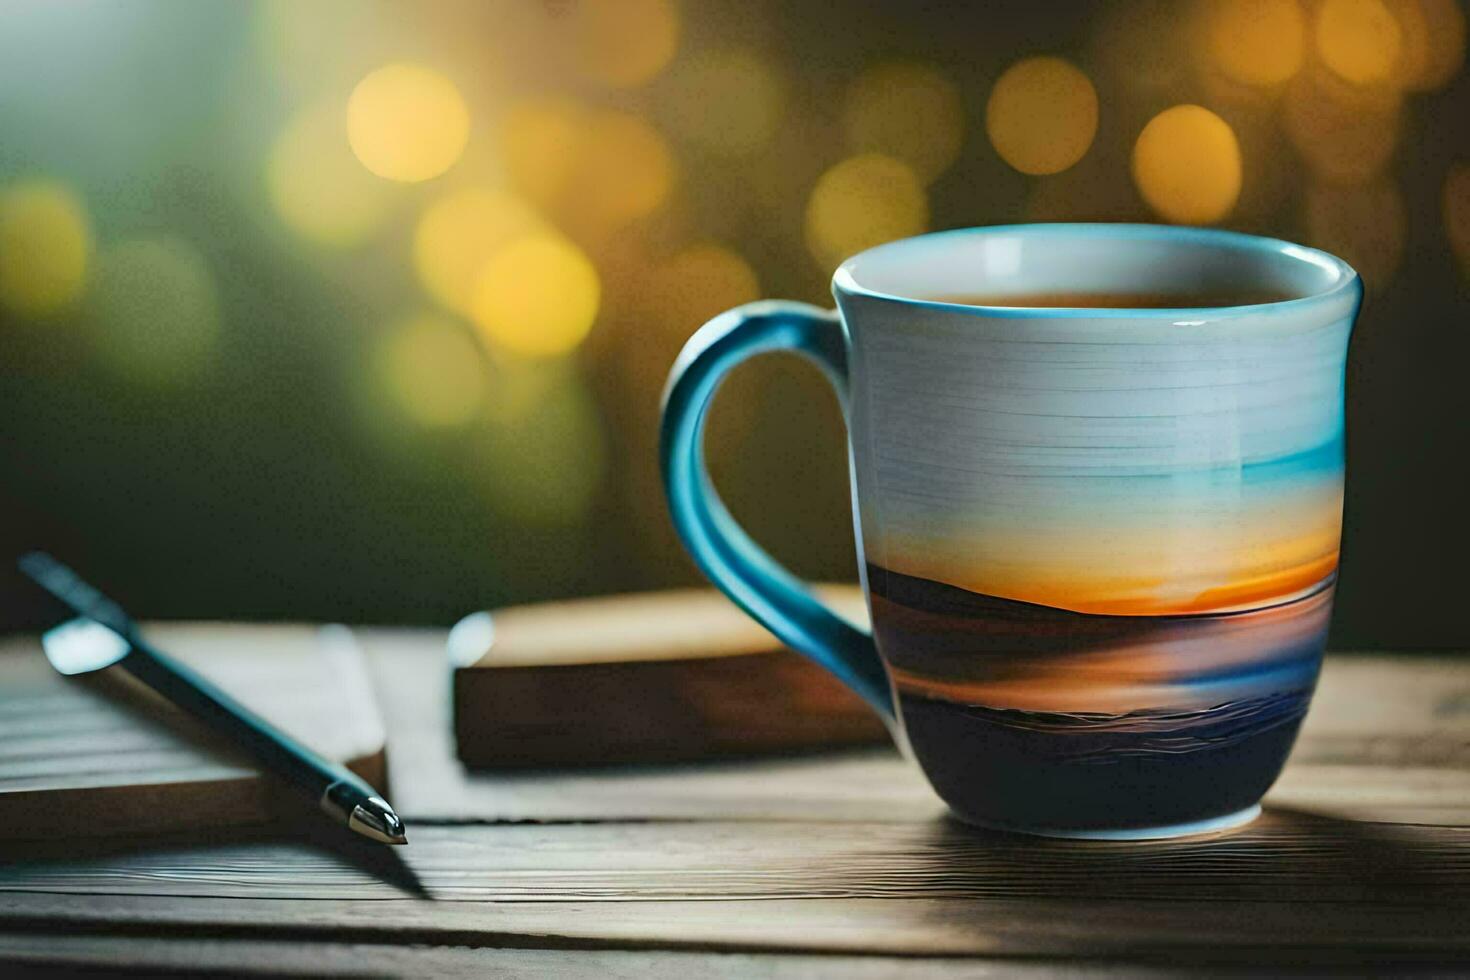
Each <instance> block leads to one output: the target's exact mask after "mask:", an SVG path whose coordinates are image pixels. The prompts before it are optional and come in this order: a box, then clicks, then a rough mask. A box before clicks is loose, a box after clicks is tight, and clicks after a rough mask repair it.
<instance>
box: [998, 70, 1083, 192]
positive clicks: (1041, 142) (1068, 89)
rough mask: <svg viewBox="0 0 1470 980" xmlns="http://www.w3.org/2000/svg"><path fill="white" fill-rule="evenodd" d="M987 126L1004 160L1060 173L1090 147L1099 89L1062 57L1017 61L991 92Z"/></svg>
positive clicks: (1035, 170) (1031, 169)
mask: <svg viewBox="0 0 1470 980" xmlns="http://www.w3.org/2000/svg"><path fill="white" fill-rule="evenodd" d="M985 131H986V132H987V133H988V134H989V136H990V142H991V143H992V144H993V145H994V146H995V151H996V152H997V153H999V154H1000V156H1001V159H1003V160H1005V162H1006V163H1008V164H1010V165H1011V166H1012V167H1015V168H1016V169H1017V170H1019V171H1021V172H1022V173H1024V174H1054V173H1059V172H1061V171H1063V170H1066V169H1067V168H1068V167H1070V166H1072V165H1073V164H1074V163H1076V162H1077V161H1078V160H1081V159H1082V157H1083V155H1084V154H1086V153H1087V149H1088V147H1090V146H1092V140H1093V137H1094V136H1095V135H1097V91H1096V90H1095V89H1094V88H1093V87H1092V82H1091V81H1090V80H1089V79H1088V77H1087V76H1086V75H1085V74H1083V73H1082V71H1081V70H1080V69H1078V68H1077V67H1075V66H1074V65H1072V64H1071V63H1070V62H1067V61H1064V60H1062V59H1061V58H1051V57H1038V58H1027V59H1025V60H1023V61H1018V62H1016V63H1015V64H1014V65H1012V66H1011V67H1010V68H1007V69H1006V71H1005V74H1003V75H1001V76H1000V78H999V79H998V80H997V81H996V83H995V87H994V88H993V89H991V91H990V101H989V102H988V103H987V104H986V107H985Z"/></svg>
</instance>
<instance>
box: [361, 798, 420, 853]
mask: <svg viewBox="0 0 1470 980" xmlns="http://www.w3.org/2000/svg"><path fill="white" fill-rule="evenodd" d="M347 828H348V829H349V830H353V831H356V832H357V833H359V834H361V835H362V836H364V837H367V838H370V839H371V840H375V841H378V842H379V843H381V844H407V843H408V837H406V836H405V835H404V833H403V821H402V820H401V819H400V818H399V816H398V814H396V813H394V812H393V808H392V807H391V806H389V805H388V801H387V800H385V799H383V798H382V797H381V796H370V797H368V798H367V799H366V800H364V801H363V802H362V803H359V804H358V805H357V806H355V807H353V808H352V813H351V814H350V815H349V816H348V817H347Z"/></svg>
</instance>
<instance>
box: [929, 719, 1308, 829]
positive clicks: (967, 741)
mask: <svg viewBox="0 0 1470 980" xmlns="http://www.w3.org/2000/svg"><path fill="white" fill-rule="evenodd" d="M901 705H902V714H903V722H904V727H905V729H906V730H907V733H908V740H909V744H910V746H911V748H912V750H913V753H914V755H915V756H916V757H917V759H918V760H919V764H920V765H921V766H922V767H923V769H924V772H925V774H926V775H927V776H928V778H929V781H930V783H931V784H933V786H934V789H935V791H936V792H937V793H938V794H939V796H940V797H941V798H942V799H943V800H944V801H945V802H946V803H947V804H949V806H950V809H952V810H953V811H954V812H955V815H956V816H958V817H959V818H960V819H961V820H963V821H965V822H967V823H971V824H975V825H978V826H982V827H986V828H990V829H997V830H1006V831H1011V832H1018V833H1029V834H1040V835H1045V836H1056V837H1090V838H1100V839H1119V840H1127V839H1144V838H1157V837H1175V836H1182V835H1185V834H1192V833H1203V832H1208V831H1214V830H1221V829H1224V828H1226V827H1233V826H1239V825H1241V824H1244V823H1248V822H1249V821H1250V820H1251V819H1253V818H1254V817H1255V816H1256V814H1258V813H1259V812H1260V808H1259V803H1260V800H1261V797H1263V796H1264V795H1265V794H1266V790H1268V789H1269V788H1270V787H1271V784H1272V783H1273V782H1275V781H1276V777H1277V776H1278V775H1279V774H1280V772H1281V769H1282V767H1283V765H1284V764H1285V762H1286V757H1287V755H1288V753H1289V752H1290V751H1291V746H1292V743H1293V742H1294V741H1295V739H1296V734H1297V730H1298V728H1299V727H1300V724H1301V722H1300V717H1299V716H1298V717H1297V718H1295V719H1293V720H1291V721H1286V722H1283V723H1281V724H1277V725H1272V726H1270V727H1267V728H1265V729H1263V730H1260V731H1255V732H1251V733H1249V734H1244V735H1238V736H1237V737H1234V738H1230V739H1222V740H1221V741H1220V742H1219V743H1218V744H1202V745H1196V746H1194V747H1192V748H1189V749H1188V750H1181V751H1177V752H1171V751H1130V750H1129V747H1128V745H1127V744H1126V741H1127V740H1126V739H1124V740H1121V742H1120V741H1119V740H1118V739H1116V738H1114V740H1113V741H1112V742H1111V743H1110V744H1109V745H1108V746H1107V750H1106V751H1102V752H1096V753H1091V752H1086V751H1084V752H1080V753H1079V751H1078V749H1079V744H1078V739H1079V738H1081V739H1086V738H1087V736H1076V735H1059V734H1057V733H1056V732H1054V731H1046V730H1035V729H1032V728H1026V727H1021V726H1018V725H1015V724H1012V723H1008V720H1006V719H1004V718H999V717H997V715H998V714H1000V713H998V712H990V711H986V710H985V709H976V708H970V707H965V706H961V705H955V704H952V703H947V702H944V701H937V700H931V699H927V698H920V697H912V696H904V697H903V698H902V699H901Z"/></svg>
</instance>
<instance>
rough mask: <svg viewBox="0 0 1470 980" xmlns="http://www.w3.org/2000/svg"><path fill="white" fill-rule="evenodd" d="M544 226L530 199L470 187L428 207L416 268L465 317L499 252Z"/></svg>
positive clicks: (417, 235)
mask: <svg viewBox="0 0 1470 980" xmlns="http://www.w3.org/2000/svg"><path fill="white" fill-rule="evenodd" d="M543 227H544V222H543V221H542V220H541V218H540V217H539V216H538V215H537V214H536V212H535V211H534V210H533V209H532V208H531V207H530V205H528V204H527V203H526V202H525V201H522V200H521V199H520V198H518V197H516V196H515V195H514V194H511V193H509V192H507V191H503V190H498V189H492V188H485V187H468V188H463V189H461V190H457V191H451V192H449V193H447V194H445V195H443V196H441V197H439V198H438V199H437V200H435V201H434V202H433V203H432V204H430V205H429V206H428V208H426V209H425V210H424V213H423V215H422V216H421V217H420V218H419V222H418V226H417V227H416V228H415V229H414V236H413V261H414V269H415V271H416V272H417V273H418V277H419V281H420V282H421V283H423V285H424V288H425V289H426V290H428V292H429V295H430V296H432V297H434V299H436V300H438V301H439V302H440V303H443V304H444V305H445V306H447V307H449V308H450V309H451V310H456V311H458V312H461V313H468V312H469V311H470V309H471V307H472V306H473V303H474V294H475V284H476V282H477V280H478V278H479V275H480V272H481V270H482V269H483V268H484V267H485V263H487V262H489V261H490V259H491V257H492V256H494V254H495V252H496V250H498V249H499V248H501V247H502V246H504V245H506V244H507V243H508V242H510V241H511V240H512V239H514V238H518V237H521V236H523V235H526V234H528V233H530V232H533V231H536V230H539V229H541V228H543Z"/></svg>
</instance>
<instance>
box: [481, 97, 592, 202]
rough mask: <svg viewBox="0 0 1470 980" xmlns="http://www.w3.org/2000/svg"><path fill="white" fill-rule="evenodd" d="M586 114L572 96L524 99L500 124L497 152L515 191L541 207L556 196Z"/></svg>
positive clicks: (573, 156)
mask: <svg viewBox="0 0 1470 980" xmlns="http://www.w3.org/2000/svg"><path fill="white" fill-rule="evenodd" d="M586 117H587V112H586V110H585V109H583V108H582V106H581V105H579V104H578V103H576V102H573V101H572V100H571V99H565V98H558V97H548V98H536V99H527V100H524V101H522V102H518V103H516V104H515V105H513V106H511V107H510V109H509V111H507V112H506V114H505V117H504V119H503V120H502V121H501V124H500V134H499V135H500V153H501V157H502V159H503V161H504V163H505V169H506V174H507V177H508V178H509V180H510V182H511V184H512V186H514V187H515V189H516V190H517V191H519V192H520V193H521V194H523V195H525V196H526V198H527V199H528V200H530V201H532V202H534V203H535V204H537V205H539V206H541V207H543V208H544V207H550V206H551V205H552V204H553V203H555V201H556V200H557V199H558V197H559V196H560V195H561V193H562V190H563V188H564V187H565V186H566V183H567V179H568V177H569V176H570V175H571V172H572V168H573V166H574V165H575V164H576V162H577V160H578V155H579V154H578V149H579V147H580V146H581V142H582V128H583V126H584V125H585V123H586Z"/></svg>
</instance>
